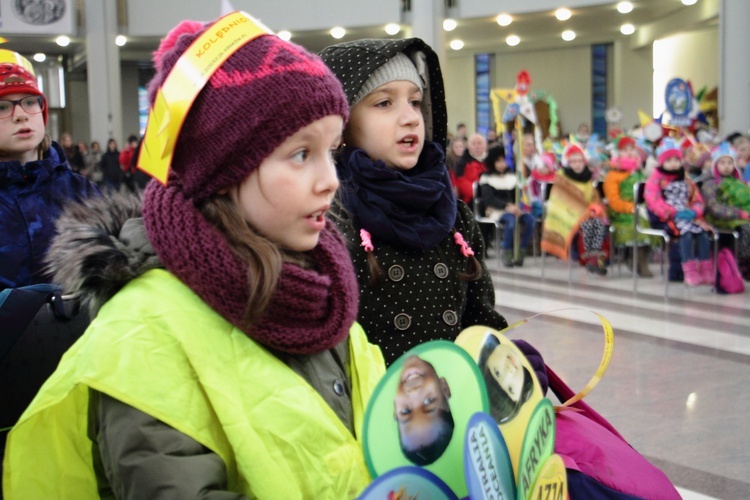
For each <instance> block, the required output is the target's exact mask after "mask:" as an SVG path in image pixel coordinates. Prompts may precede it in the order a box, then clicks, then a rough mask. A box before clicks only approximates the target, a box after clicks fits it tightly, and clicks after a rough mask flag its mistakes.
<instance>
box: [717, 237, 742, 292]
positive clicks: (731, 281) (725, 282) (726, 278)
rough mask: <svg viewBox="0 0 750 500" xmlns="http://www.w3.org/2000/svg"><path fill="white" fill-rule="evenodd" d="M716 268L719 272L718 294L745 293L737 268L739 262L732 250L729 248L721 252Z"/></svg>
mask: <svg viewBox="0 0 750 500" xmlns="http://www.w3.org/2000/svg"><path fill="white" fill-rule="evenodd" d="M716 267H717V272H718V276H717V280H716V291H717V292H718V293H743V292H744V291H745V284H744V283H743V282H742V275H741V274H740V269H739V268H738V267H737V261H736V260H735V259H734V254H733V253H732V251H731V250H729V249H728V248H722V249H721V250H719V255H718V256H717V257H716Z"/></svg>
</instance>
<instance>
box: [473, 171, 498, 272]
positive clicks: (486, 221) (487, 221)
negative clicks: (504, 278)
mask: <svg viewBox="0 0 750 500" xmlns="http://www.w3.org/2000/svg"><path fill="white" fill-rule="evenodd" d="M472 189H473V192H474V200H473V201H474V203H473V206H474V218H475V219H476V220H477V222H478V223H479V224H480V225H485V226H490V225H491V226H492V231H493V234H494V235H495V243H494V245H495V257H496V258H497V268H498V269H501V268H502V262H503V261H502V253H503V252H502V248H501V246H502V242H503V224H502V223H501V222H500V221H499V220H497V219H493V218H492V217H485V216H484V214H482V213H481V210H480V208H479V207H480V206H481V205H482V203H481V197H480V196H479V182H475V183H474V184H473V185H472Z"/></svg>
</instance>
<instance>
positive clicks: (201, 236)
mask: <svg viewBox="0 0 750 500" xmlns="http://www.w3.org/2000/svg"><path fill="white" fill-rule="evenodd" d="M143 219H144V223H145V226H146V231H147V233H148V236H149V240H150V241H151V244H152V245H153V247H154V250H155V251H156V254H157V255H158V256H159V258H160V259H161V261H162V262H163V264H164V266H165V267H166V268H167V269H168V270H169V271H170V272H172V273H173V274H174V275H175V276H177V277H178V278H179V279H180V281H182V282H183V283H184V284H185V285H187V286H188V287H189V288H190V289H191V290H193V291H194V292H195V293H196V294H198V296H200V297H201V299H203V301H204V302H206V303H207V304H208V305H209V306H211V308H212V309H213V310H215V311H216V312H217V313H219V314H220V315H221V316H223V317H224V318H225V319H226V320H227V321H229V322H230V323H232V324H233V325H234V326H235V327H237V328H238V329H240V330H242V331H243V332H244V333H245V334H246V335H247V336H248V337H250V338H252V339H253V340H255V341H257V342H260V343H261V344H263V345H266V346H268V347H270V348H272V349H275V350H277V351H281V352H285V353H290V354H295V355H299V354H315V353H318V352H322V351H325V350H327V349H330V348H332V347H334V346H335V345H337V344H338V343H339V342H341V341H342V340H344V339H345V338H346V336H347V335H348V333H349V328H350V327H351V325H352V323H353V322H354V320H355V318H356V316H357V301H358V296H359V293H358V286H357V281H356V276H355V274H354V267H353V265H352V262H351V258H350V257H349V253H348V251H347V249H346V245H345V243H344V241H343V239H342V238H341V236H340V235H339V233H338V232H337V231H336V229H335V227H334V226H333V224H332V223H331V222H328V223H327V225H326V228H325V230H323V231H322V232H321V234H320V239H319V241H318V245H317V246H316V247H315V248H314V249H313V250H311V251H310V256H311V258H312V260H313V261H314V263H315V269H302V268H300V267H298V266H296V265H293V264H291V263H285V264H284V265H283V267H282V272H281V276H280V277H279V281H278V283H277V286H276V290H275V292H274V294H273V297H272V299H271V302H270V304H269V306H268V308H267V309H266V311H265V313H264V315H263V316H262V317H261V319H260V321H259V322H258V323H257V324H254V325H250V324H247V323H246V322H245V320H244V318H243V313H244V311H245V309H246V308H247V301H248V296H249V294H248V279H247V265H246V264H245V263H243V262H242V261H241V260H240V259H239V258H238V257H237V256H236V255H235V254H234V253H233V252H232V251H231V249H230V247H229V244H228V243H227V241H226V239H225V237H224V235H223V234H222V233H221V232H220V231H219V230H218V229H217V228H216V227H214V226H212V225H211V224H209V223H208V221H206V219H205V218H204V217H203V215H202V214H201V213H200V211H199V210H198V209H197V208H196V207H195V206H194V205H193V202H192V200H190V199H188V198H186V197H185V196H184V195H183V194H182V192H181V190H180V189H179V185H176V184H171V185H169V186H167V187H164V186H162V185H161V184H158V183H156V182H151V183H150V184H149V185H148V187H147V188H146V191H145V193H144V198H143ZM196 334H200V332H196Z"/></svg>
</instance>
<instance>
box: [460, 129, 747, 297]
mask: <svg viewBox="0 0 750 500" xmlns="http://www.w3.org/2000/svg"><path fill="white" fill-rule="evenodd" d="M678 135H679V136H678ZM509 137H513V136H512V135H511V136H509ZM700 137H701V140H702V141H703V142H699V141H698V140H696V138H695V137H694V136H693V135H692V134H691V133H689V132H687V131H683V132H680V134H676V135H675V137H672V136H664V137H662V138H660V139H659V140H657V141H654V142H653V143H652V142H649V141H647V140H645V139H643V138H642V137H638V136H631V135H627V134H624V133H622V132H621V131H618V132H617V133H613V138H612V140H611V142H610V143H609V144H608V145H604V144H602V145H601V148H602V149H603V150H605V151H607V154H606V158H605V161H603V162H602V161H601V158H597V159H593V158H591V157H590V151H591V145H590V144H585V143H583V142H581V140H585V141H589V137H588V135H586V136H585V137H583V136H582V137H579V136H578V135H575V136H571V138H570V139H569V140H562V141H557V142H550V143H549V144H550V147H549V148H548V150H547V151H540V150H539V149H538V148H537V146H536V145H535V142H534V136H533V135H532V134H529V133H526V134H522V135H521V139H520V140H521V144H520V147H519V151H520V154H521V158H522V163H521V164H522V165H523V173H522V175H520V176H517V175H516V172H515V169H514V168H512V167H508V166H507V163H508V161H507V160H508V159H510V158H511V157H512V155H511V154H509V152H508V151H507V149H505V148H503V145H501V147H500V148H499V149H498V148H494V149H491V150H490V152H489V153H488V157H490V158H489V159H490V160H491V161H487V162H485V165H484V166H483V167H482V168H481V169H480V166H478V163H477V165H476V166H474V167H473V172H472V174H471V176H470V177H471V178H469V177H466V176H465V177H463V178H462V177H461V175H458V176H457V177H458V181H457V185H461V184H462V183H464V184H466V183H469V181H471V182H477V183H478V186H479V199H478V200H476V208H477V210H478V213H479V214H480V215H482V216H484V217H490V218H495V219H497V220H498V221H499V222H501V223H502V228H503V230H504V238H503V243H502V247H501V248H500V249H498V250H497V251H500V252H502V254H501V259H502V261H503V263H504V264H505V265H506V267H510V266H512V265H513V261H512V259H510V257H509V255H510V254H509V253H508V249H509V248H511V247H512V238H511V237H510V236H509V232H508V228H509V227H510V228H513V227H515V224H516V223H517V222H519V221H520V222H521V225H522V227H527V226H528V225H529V222H528V220H529V219H528V218H527V216H529V213H530V214H531V216H533V217H536V218H537V219H539V218H540V217H542V207H544V224H542V227H543V230H542V238H541V249H542V251H544V252H546V253H548V254H551V255H554V256H557V257H559V258H560V259H563V260H568V259H577V260H579V261H580V263H581V265H583V266H585V267H586V269H587V270H589V271H590V272H591V273H594V274H602V275H604V274H606V273H607V267H608V265H609V263H610V261H611V260H612V258H613V256H614V255H615V251H617V255H618V256H619V258H621V259H622V261H623V262H624V263H625V264H626V266H627V267H628V268H629V269H630V270H631V271H632V272H633V273H636V274H637V275H638V276H639V277H642V278H650V277H653V274H652V272H651V270H650V268H649V262H650V261H651V260H652V256H653V254H654V252H653V250H654V248H655V247H656V246H657V245H658V240H657V239H656V238H655V237H654V236H648V235H646V234H644V233H641V232H638V233H637V232H636V230H635V210H636V200H635V190H634V188H635V186H636V185H637V184H642V185H643V186H644V189H643V192H644V200H643V201H644V202H645V203H644V205H642V206H641V207H640V210H642V213H641V214H640V217H639V218H638V220H639V225H640V227H641V228H655V229H660V230H663V231H666V232H667V233H668V234H669V235H670V236H671V241H672V244H670V246H669V248H668V257H667V258H668V260H669V270H668V276H667V279H669V280H670V281H675V282H684V283H685V284H687V285H688V286H697V285H704V284H705V285H715V283H716V276H715V273H716V267H715V266H714V262H713V260H712V259H714V258H715V257H714V256H713V255H712V253H713V250H712V241H713V240H714V238H715V236H716V234H718V233H720V232H721V230H724V232H725V234H723V235H720V245H721V246H722V247H728V248H730V249H732V251H734V249H735V248H736V255H734V258H735V259H736V261H737V264H738V268H739V271H740V273H741V274H742V276H743V278H744V279H745V280H749V279H750V194H748V193H750V187H748V181H747V180H746V178H747V177H748V176H750V174H748V171H750V168H747V167H746V166H745V165H746V164H747V156H750V138H748V137H747V136H744V135H733V136H730V137H728V138H727V139H728V140H724V141H720V140H719V139H715V140H714V139H712V138H711V136H710V135H708V134H705V133H704V134H701V135H700ZM453 140H454V141H455V140H460V139H458V138H455V139H453ZM505 146H506V147H516V146H515V144H514V143H513V141H512V140H511V142H510V143H509V144H506V145H505ZM499 151H503V153H501V154H502V155H503V156H504V157H505V160H503V161H501V162H499V163H500V165H501V166H500V167H495V165H496V164H498V158H497V155H498V152H499ZM571 160H572V161H571ZM600 169H601V172H600V175H601V177H600V178H601V179H603V180H601V181H599V180H596V179H594V176H595V175H596V172H595V171H599V170H600ZM743 176H744V177H743ZM455 177H456V175H454V177H452V178H455ZM517 179H518V183H519V187H520V195H521V198H520V199H519V200H516V199H515V198H509V201H503V203H513V205H508V206H509V207H511V210H510V211H509V210H505V209H504V205H503V206H500V205H498V203H500V201H498V200H500V199H501V198H500V196H499V194H500V192H501V191H505V194H504V195H503V196H505V197H506V198H507V197H508V196H509V195H510V193H511V192H513V193H515V190H514V187H515V185H516V180H517ZM597 183H601V185H600V186H596V184H597ZM545 186H546V187H545ZM597 187H599V189H597ZM545 189H546V190H547V193H545V192H544V190H545ZM545 196H548V197H549V199H545ZM473 202H474V200H471V199H467V203H473ZM516 205H517V208H518V209H517V210H516V209H515V208H516ZM511 213H512V214H513V215H512V216H511ZM610 227H611V228H612V229H613V231H612V232H611V236H608V234H607V233H608V231H609V229H610ZM529 234H530V233H529ZM529 234H527V233H526V232H525V231H524V232H522V233H521V240H520V245H521V247H522V248H524V249H526V248H527V247H528V237H529ZM727 234H731V235H732V236H733V235H734V234H736V235H737V236H736V238H737V241H736V245H735V244H734V243H735V242H733V241H731V240H730V239H728V238H727ZM487 239H488V245H490V244H491V242H490V238H487ZM636 253H637V258H634V257H636V255H635V254H636ZM634 262H637V267H636V268H634V264H633V263H634Z"/></svg>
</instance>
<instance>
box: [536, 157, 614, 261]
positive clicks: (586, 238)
mask: <svg viewBox="0 0 750 500" xmlns="http://www.w3.org/2000/svg"><path fill="white" fill-rule="evenodd" d="M591 177H592V174H591V170H589V168H588V165H587V164H586V155H585V153H584V152H583V149H581V147H580V146H579V145H578V144H575V143H570V144H568V145H567V146H566V147H565V149H564V151H563V168H562V169H561V170H559V171H558V173H557V175H556V176H555V183H554V185H553V187H552V191H551V193H550V198H549V203H548V205H547V215H546V217H545V223H544V226H543V231H542V251H543V252H547V253H549V254H551V255H554V256H556V257H558V258H559V259H562V260H568V259H570V258H571V257H572V256H574V255H576V254H577V258H578V260H579V261H580V263H581V265H585V266H586V269H587V270H588V271H589V272H590V273H593V274H599V275H605V274H607V264H608V259H609V238H607V232H608V229H607V225H608V221H607V218H606V213H605V209H604V205H603V203H602V200H601V198H600V197H599V193H598V192H597V190H596V188H595V187H594V184H593V182H592V180H591Z"/></svg>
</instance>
